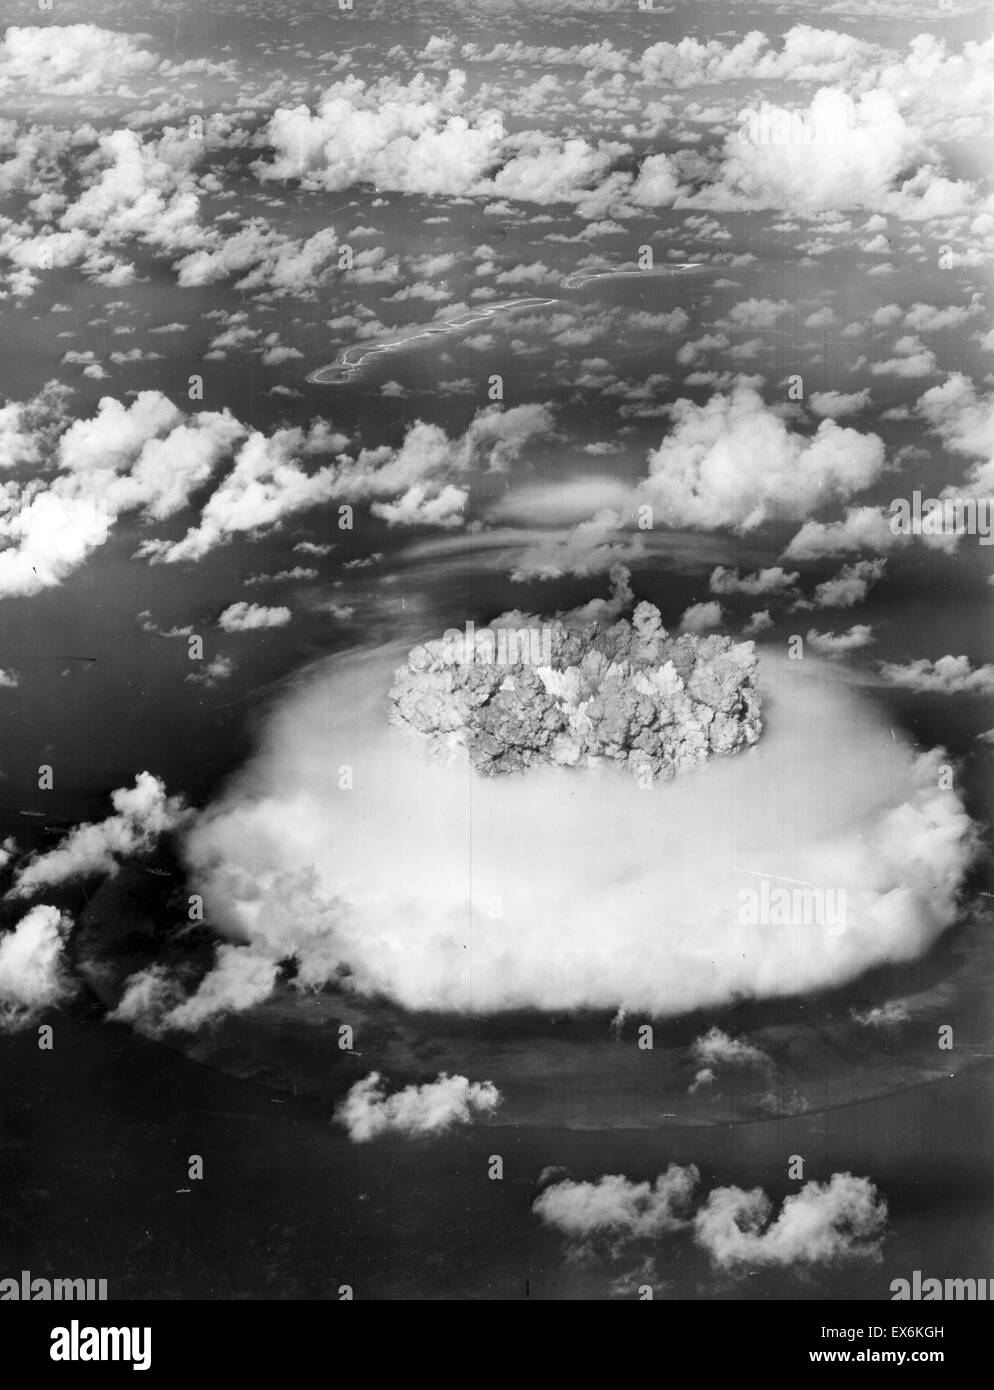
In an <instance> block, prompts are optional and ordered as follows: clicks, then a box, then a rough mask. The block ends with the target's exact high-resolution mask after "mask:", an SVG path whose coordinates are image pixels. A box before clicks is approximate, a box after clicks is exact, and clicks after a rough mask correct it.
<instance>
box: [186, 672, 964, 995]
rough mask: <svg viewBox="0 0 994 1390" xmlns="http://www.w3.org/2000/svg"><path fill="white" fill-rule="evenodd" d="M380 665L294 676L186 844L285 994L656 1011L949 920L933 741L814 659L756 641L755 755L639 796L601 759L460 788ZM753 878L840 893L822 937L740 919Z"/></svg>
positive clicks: (851, 962) (825, 983)
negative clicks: (897, 732) (390, 693)
mask: <svg viewBox="0 0 994 1390" xmlns="http://www.w3.org/2000/svg"><path fill="white" fill-rule="evenodd" d="M402 655H403V653H402V652H401V650H400V649H396V650H391V651H390V652H389V653H386V654H384V653H383V652H382V651H379V652H376V653H372V654H366V655H363V656H353V657H350V658H344V659H337V660H335V661H333V662H332V663H331V664H330V665H329V666H328V667H327V668H326V669H325V670H324V671H323V672H322V673H320V674H318V675H316V676H315V678H314V680H313V682H312V684H311V685H310V686H308V687H307V688H306V689H304V690H302V691H300V692H298V693H296V694H295V695H294V696H292V697H291V698H290V700H289V701H288V703H287V704H286V706H285V707H284V709H283V710H282V711H281V712H280V713H279V714H278V715H277V716H276V718H275V720H274V722H273V723H272V725H271V727H270V729H269V732H268V735H267V736H266V739H265V741H264V743H263V746H262V748H261V749H260V752H259V754H258V755H257V756H256V758H255V759H254V760H253V761H252V762H251V763H250V765H249V766H248V767H247V768H246V770H245V772H244V773H243V774H242V775H241V776H240V777H239V778H237V779H236V781H235V782H234V783H233V784H232V786H231V787H230V788H229V790H228V792H227V793H226V794H225V795H224V796H223V797H222V798H221V800H220V801H219V802H217V803H216V804H215V805H214V806H212V807H209V808H208V809H207V811H206V812H204V813H203V814H202V815H201V817H200V818H199V819H198V821H197V823H196V824H195V826H194V827H193V829H192V831H191V832H190V834H189V835H188V837H187V840H186V850H185V854H186V859H187V863H188V869H189V877H190V882H191V883H194V884H196V886H197V891H200V892H203V893H204V894H205V896H206V899H207V901H209V902H211V903H212V904H214V912H213V925H214V926H215V928H217V929H219V930H220V931H221V932H222V933H223V934H224V935H226V936H227V937H228V938H229V939H230V940H231V941H232V942H234V943H236V946H235V949H236V950H238V951H240V952H243V953H245V954H249V955H252V956H255V957H259V958H263V959H265V958H268V959H269V960H271V961H277V960H281V959H285V958H287V957H289V956H295V957H296V959H297V962H298V972H299V973H298V984H299V985H301V986H303V987H306V986H308V985H319V984H321V983H323V982H325V981H329V980H336V979H339V980H341V982H342V983H344V985H345V987H346V988H348V989H352V990H355V991H356V992H357V993H359V994H360V995H385V996H387V997H389V998H391V999H394V1000H395V1001H397V1002H398V1003H400V1004H401V1005H403V1006H405V1007H408V1008H414V1009H424V1008H428V1009H441V1010H447V1011H454V1012H464V1011H466V1010H468V1009H470V1008H472V1009H473V1010H474V1011H476V1012H497V1011H500V1010H504V1009H510V1008H519V1007H525V1006H534V1007H538V1008H541V1009H559V1008H563V1007H584V1006H589V1007H593V1008H605V1007H606V1008H612V1009H614V1008H617V1007H619V1006H621V1007H624V1008H626V1009H629V1008H640V1009H645V1010H648V1011H650V1012H651V1013H654V1014H668V1013H676V1012H681V1011H685V1010H687V1009H691V1008H698V1007H704V1006H710V1005H719V1004H722V1003H726V1002H728V1001H730V1000H732V999H733V998H737V997H742V996H759V997H765V996H777V995H790V994H795V993H799V992H803V991H809V990H814V989H818V988H825V987H829V986H832V985H837V984H840V983H842V982H844V981H846V980H849V979H852V978H853V977H855V976H857V975H858V974H860V973H861V972H862V971H864V970H866V969H868V968H870V967H871V966H874V965H878V964H882V963H884V962H888V961H900V960H909V959H913V958H915V957H916V956H918V955H920V954H921V952H922V951H924V950H925V949H927V948H928V946H929V944H930V943H931V942H932V941H934V940H935V939H936V938H937V937H938V935H939V934H940V933H941V932H942V931H943V930H944V929H945V928H946V927H947V926H949V925H950V924H951V923H952V922H953V921H954V920H955V919H956V916H957V912H958V892H959V889H960V886H961V883H962V879H963V876H964V874H965V871H966V868H967V866H968V864H969V863H970V861H971V858H972V856H973V854H974V853H975V849H976V836H975V830H974V827H973V825H972V823H971V821H970V820H969V818H968V816H967V814H966V812H965V810H964V808H963V805H962V803H961V801H960V800H959V797H958V794H957V793H956V792H955V791H953V790H945V789H940V787H939V781H940V779H939V777H938V767H939V765H940V763H941V762H942V761H943V759H944V757H945V754H944V753H942V752H941V751H940V750H935V751H933V752H931V753H928V754H924V755H917V754H916V753H915V752H914V750H913V749H912V748H911V747H910V745H908V744H907V743H905V742H903V741H902V740H895V739H893V738H892V737H891V735H890V733H889V731H888V730H887V729H885V728H883V727H882V725H881V724H880V722H879V716H878V715H877V714H876V713H875V712H874V711H873V710H872V709H871V708H869V707H868V706H867V705H865V704H863V703H862V702H861V701H860V700H859V698H858V697H857V696H856V695H854V694H853V693H852V692H850V691H848V690H847V689H846V687H845V684H844V682H843V681H841V680H839V679H836V678H835V677H834V675H833V673H832V672H833V668H832V667H831V665H830V664H825V663H821V662H819V661H818V660H817V659H816V658H810V657H809V658H808V660H806V661H805V662H803V663H800V662H798V663H788V662H786V661H785V660H782V659H781V658H779V657H777V656H775V655H774V654H772V653H771V652H764V654H763V661H762V665H763V671H764V675H763V678H762V679H763V686H764V689H765V699H766V706H765V714H766V719H767V727H766V730H765V732H764V735H763V737H762V738H761V740H760V742H759V744H758V745H757V746H756V747H755V748H753V749H752V750H750V751H749V752H748V753H744V754H739V755H737V756H732V757H727V758H722V759H717V760H713V761H712V762H711V763H710V764H708V765H707V766H705V767H703V768H699V769H697V770H695V771H694V772H693V773H689V774H686V775H684V776H683V777H680V778H677V779H676V780H674V781H673V782H670V783H662V784H658V785H657V786H656V787H655V788H653V789H652V790H649V791H645V790H642V791H640V790H639V789H638V788H637V787H636V786H634V785H633V783H632V782H631V780H630V779H628V778H625V777H623V776H615V770H614V769H612V768H610V767H603V766H602V767H595V768H589V769H584V770H582V771H578V770H564V769H532V770H530V771H529V772H528V773H527V774H525V775H522V776H516V775H512V776H504V777H494V778H480V777H477V776H475V775H474V774H471V773H470V771H469V770H468V769H467V768H466V767H464V766H461V765H459V764H449V765H440V764H438V763H437V762H432V761H428V760H427V759H426V758H425V755H424V751H423V749H422V747H421V745H420V744H419V743H418V742H417V741H416V740H415V741H411V739H410V737H409V736H408V735H407V734H405V733H404V731H402V730H399V729H396V728H392V727H390V726H388V725H387V724H386V723H385V718H384V716H385V709H384V697H385V691H386V688H387V685H388V684H389V677H390V673H391V671H392V669H393V667H394V666H395V665H397V664H399V662H400V659H401V657H402ZM843 744H844V745H845V747H846V748H847V750H848V753H849V756H847V758H846V759H844V760H840V759H839V758H838V756H837V750H838V748H839V746H841V745H843ZM345 767H347V768H349V769H350V770H351V776H352V778H353V785H352V787H351V788H350V789H348V790H343V789H341V785H342V781H343V776H342V769H343V768H345ZM826 768H830V769H831V775H830V776H826V771H825V770H826ZM346 780H347V779H346ZM384 846H389V851H388V852H387V853H386V855H384ZM763 876H766V877H769V879H770V881H771V882H772V883H779V882H781V881H784V882H798V881H800V882H802V883H805V884H808V885H814V886H817V887H820V888H822V889H823V890H826V891H827V890H833V889H834V890H837V891H844V892H845V893H846V895H847V913H846V924H845V929H844V930H842V931H838V930H826V929H825V928H821V927H812V926H810V925H809V926H808V927H804V926H802V925H800V924H798V925H793V926H789V927H788V926H783V925H779V926H777V925H769V926H758V925H746V924H745V922H744V921H743V922H740V921H739V913H738V904H739V895H740V891H741V890H742V889H743V888H746V887H753V886H754V885H755V884H756V883H757V880H758V877H763ZM495 904H496V905H497V906H496V907H495ZM607 921H609V922H611V923H612V924H613V925H612V930H611V931H610V932H606V931H605V930H604V923H605V922H607ZM246 947H247V948H248V949H247V951H246Z"/></svg>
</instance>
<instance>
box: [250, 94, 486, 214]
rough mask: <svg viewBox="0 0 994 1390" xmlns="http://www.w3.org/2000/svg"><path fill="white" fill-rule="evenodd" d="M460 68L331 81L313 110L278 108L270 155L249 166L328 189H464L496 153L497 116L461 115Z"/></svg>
mask: <svg viewBox="0 0 994 1390" xmlns="http://www.w3.org/2000/svg"><path fill="white" fill-rule="evenodd" d="M466 108H467V97H466V74H465V73H464V72H461V71H459V70H457V69H456V70H453V71H452V72H450V73H449V74H448V77H447V79H446V81H445V83H444V84H439V83H435V82H433V81H432V80H431V79H430V78H429V77H427V76H426V75H425V74H423V73H422V74H419V75H418V76H416V77H415V78H413V79H412V80H411V82H410V83H409V84H407V86H404V85H403V84H401V83H399V82H397V81H396V79H394V78H392V77H384V78H381V79H380V80H379V81H377V82H372V83H366V82H363V81H362V80H360V79H359V78H357V77H352V76H349V77H347V78H345V80H344V81H342V82H335V83H333V84H332V85H331V86H330V87H329V88H328V89H327V91H326V92H325V93H324V95H323V96H322V97H321V100H320V101H319V103H318V106H317V110H316V111H315V112H311V111H310V110H309V109H308V108H307V107H306V106H297V107H293V108H287V107H281V108H280V109H279V110H277V111H276V112H275V114H274V115H273V117H272V119H271V120H270V122H269V124H268V126H267V127H266V132H265V137H266V141H267V143H268V144H269V145H270V146H271V147H272V149H273V151H274V155H275V157H274V158H273V159H272V160H271V161H269V162H265V161H259V163H258V164H257V165H256V166H255V167H256V172H257V174H258V175H259V177H260V178H261V179H264V180H267V179H290V178H292V179H300V180H301V181H302V182H303V183H304V184H305V186H308V187H312V188H322V189H325V190H328V191H334V190H341V189H344V188H350V187H352V185H353V184H356V183H371V184H373V185H375V187H376V188H378V189H388V190H391V191H394V192H401V193H437V194H450V195H458V194H465V193H468V192H469V191H470V190H471V189H472V188H473V187H474V185H475V184H476V183H477V181H478V180H479V179H480V178H481V176H482V175H483V174H484V173H485V172H486V171H487V170H488V169H489V168H491V167H492V166H493V165H494V164H495V162H496V161H497V159H498V157H499V151H500V147H501V142H502V140H503V136H504V129H503V123H502V121H501V118H500V116H499V115H498V114H497V113H496V112H493V111H490V112H484V113H483V114H482V115H481V116H480V117H479V119H478V120H477V121H474V120H473V119H471V118H470V117H469V116H468V115H467V114H466Z"/></svg>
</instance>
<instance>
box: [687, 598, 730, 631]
mask: <svg viewBox="0 0 994 1390" xmlns="http://www.w3.org/2000/svg"><path fill="white" fill-rule="evenodd" d="M723 620H724V611H723V609H722V606H721V604H720V603H718V601H717V600H716V599H712V600H711V601H710V602H707V603H692V604H691V605H690V607H689V608H688V609H686V610H685V611H684V614H683V616H682V617H681V619H680V631H681V632H707V631H708V630H709V629H710V628H713V627H720V626H721V624H722V622H723Z"/></svg>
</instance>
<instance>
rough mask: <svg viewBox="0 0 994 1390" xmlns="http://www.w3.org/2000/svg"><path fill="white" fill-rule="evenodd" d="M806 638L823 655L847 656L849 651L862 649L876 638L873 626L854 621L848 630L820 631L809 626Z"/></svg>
mask: <svg viewBox="0 0 994 1390" xmlns="http://www.w3.org/2000/svg"><path fill="white" fill-rule="evenodd" d="M804 640H805V641H806V642H807V644H808V646H809V647H811V648H812V649H813V650H814V651H816V652H819V653H820V654H821V655H822V656H846V655H847V654H848V653H849V652H858V651H861V650H862V649H863V647H868V646H869V645H870V643H871V642H874V641H875V640H876V639H875V638H874V636H873V628H872V627H868V626H867V625H866V624H865V623H854V624H853V626H852V627H851V628H850V629H849V631H848V632H839V633H835V632H819V631H818V629H817V628H809V629H808V635H807V637H806V638H805V639H804Z"/></svg>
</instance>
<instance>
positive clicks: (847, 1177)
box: [694, 1173, 887, 1271]
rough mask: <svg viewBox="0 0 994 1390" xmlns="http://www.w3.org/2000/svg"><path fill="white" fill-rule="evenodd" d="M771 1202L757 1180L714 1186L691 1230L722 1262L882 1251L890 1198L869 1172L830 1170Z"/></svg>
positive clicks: (828, 1258)
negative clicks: (823, 1178)
mask: <svg viewBox="0 0 994 1390" xmlns="http://www.w3.org/2000/svg"><path fill="white" fill-rule="evenodd" d="M772 1216H773V1202H772V1201H771V1200H770V1198H769V1197H768V1196H767V1195H766V1193H765V1192H764V1191H763V1190H762V1188H759V1187H754V1188H752V1189H751V1190H750V1191H746V1190H744V1189H743V1188H741V1187H718V1188H715V1189H714V1190H713V1191H712V1192H709V1193H708V1199H707V1201H706V1202H705V1204H704V1206H703V1207H702V1208H701V1209H700V1210H699V1211H698V1212H697V1214H696V1216H695V1218H694V1236H695V1239H696V1240H697V1242H698V1244H699V1245H702V1246H703V1247H704V1249H705V1250H706V1251H707V1253H708V1255H709V1256H710V1258H711V1262H712V1264H714V1265H715V1266H717V1268H719V1269H723V1270H731V1271H735V1270H737V1269H740V1268H741V1267H742V1266H744V1265H753V1266H757V1265H758V1266H763V1265H772V1266H788V1265H814V1264H837V1263H840V1262H842V1261H848V1260H859V1259H869V1260H877V1259H879V1258H880V1247H881V1245H882V1243H883V1239H884V1235H885V1234H886V1229H887V1203H886V1201H885V1200H884V1198H883V1197H882V1196H881V1195H880V1193H879V1192H878V1191H877V1189H876V1187H875V1186H874V1184H873V1183H872V1182H871V1181H870V1180H869V1178H858V1177H854V1176H853V1175H852V1174H851V1173H833V1174H832V1176H831V1178H830V1179H829V1181H828V1182H827V1183H817V1182H809V1183H805V1185H804V1186H803V1187H802V1188H801V1190H800V1192H795V1193H793V1194H792V1195H791V1196H789V1197H785V1198H784V1200H783V1203H782V1205H781V1207H780V1211H779V1212H778V1213H777V1215H776V1217H775V1218H773V1219H772V1220H771V1217H772Z"/></svg>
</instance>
